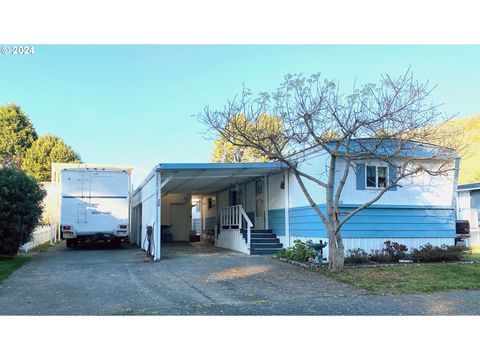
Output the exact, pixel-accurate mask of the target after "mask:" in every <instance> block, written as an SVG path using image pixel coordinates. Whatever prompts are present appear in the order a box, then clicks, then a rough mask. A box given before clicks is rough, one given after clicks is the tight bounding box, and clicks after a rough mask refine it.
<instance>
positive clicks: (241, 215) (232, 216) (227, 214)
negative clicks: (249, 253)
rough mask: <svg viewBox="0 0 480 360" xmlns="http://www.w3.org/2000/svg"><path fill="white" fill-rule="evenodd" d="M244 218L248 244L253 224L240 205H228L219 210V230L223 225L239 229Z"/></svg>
mask: <svg viewBox="0 0 480 360" xmlns="http://www.w3.org/2000/svg"><path fill="white" fill-rule="evenodd" d="M244 219H245V222H246V223H247V226H246V227H247V244H250V233H251V231H250V229H251V228H252V227H253V224H252V221H251V220H250V218H249V217H248V215H247V213H246V212H245V210H244V209H243V206H242V205H234V206H229V207H226V208H224V209H222V210H221V211H220V231H221V229H224V228H225V227H229V228H230V229H232V228H234V229H239V230H241V229H242V226H243V220H244Z"/></svg>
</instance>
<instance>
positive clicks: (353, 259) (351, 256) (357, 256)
mask: <svg viewBox="0 0 480 360" xmlns="http://www.w3.org/2000/svg"><path fill="white" fill-rule="evenodd" d="M345 263H346V264H366V263H368V254H367V252H366V251H365V250H363V249H360V248H358V249H349V250H347V253H346V254H345Z"/></svg>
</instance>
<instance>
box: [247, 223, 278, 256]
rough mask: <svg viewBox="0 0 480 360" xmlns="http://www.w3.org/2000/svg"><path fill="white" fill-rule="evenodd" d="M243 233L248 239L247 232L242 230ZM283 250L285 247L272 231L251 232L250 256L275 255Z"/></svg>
mask: <svg viewBox="0 0 480 360" xmlns="http://www.w3.org/2000/svg"><path fill="white" fill-rule="evenodd" d="M241 232H242V235H243V237H244V238H245V239H247V230H246V229H242V230H241ZM282 248H283V245H282V244H281V243H280V240H279V239H278V238H277V235H275V234H273V233H272V230H269V229H266V230H259V229H251V230H250V255H275V254H276V253H277V252H278V251H279V250H280V249H282Z"/></svg>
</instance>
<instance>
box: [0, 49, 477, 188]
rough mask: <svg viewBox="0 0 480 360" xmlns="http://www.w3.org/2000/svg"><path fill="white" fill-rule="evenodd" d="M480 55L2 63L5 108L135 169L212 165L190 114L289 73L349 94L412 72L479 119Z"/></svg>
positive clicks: (98, 55) (426, 52)
mask: <svg viewBox="0 0 480 360" xmlns="http://www.w3.org/2000/svg"><path fill="white" fill-rule="evenodd" d="M478 64H480V46H419V45H417V46H399V45H398V46H373V45H372V46H363V45H352V46H347V45H341V46H332V45H312V46H302V45H290V46H288V45H285V46H280V45H277V46H260V45H255V46H241V45H232V46H213V45H209V46H201V45H194V46H183V45H182V46H180V45H179V46H162V45H158V46H140V45H132V46H101V45H96V46H87V45H76V46H60V45H49V46H39V45H37V46H35V54H34V55H22V56H20V55H0V104H5V103H9V102H15V103H17V104H18V105H20V106H21V107H22V108H23V110H24V111H25V112H26V113H27V114H28V115H29V116H30V120H31V121H32V123H33V124H34V126H35V128H36V129H37V132H38V133H40V134H44V133H53V134H56V135H58V136H60V137H62V138H63V139H64V140H65V141H66V142H67V143H68V144H69V145H70V146H72V147H73V148H74V149H75V150H76V151H77V152H79V153H80V155H81V157H82V160H83V161H84V162H96V163H113V164H125V165H132V166H134V167H135V170H136V171H135V173H134V183H136V184H138V183H139V181H141V180H142V179H143V178H144V177H145V176H146V174H147V173H148V171H149V170H150V169H151V168H152V167H153V166H154V165H155V164H157V163H159V162H208V161H209V158H210V154H211V150H212V142H211V141H210V140H206V139H204V138H203V136H202V132H203V131H204V127H203V126H202V125H201V124H199V123H198V122H197V121H196V120H195V119H194V118H193V117H192V115H194V114H197V113H198V112H200V111H201V110H202V109H203V107H204V106H206V105H210V106H212V107H219V106H222V105H223V104H224V103H225V101H226V100H227V99H228V98H231V97H233V96H234V95H235V94H236V93H237V92H238V91H240V90H241V87H242V83H245V85H246V86H247V87H249V88H251V89H252V90H253V91H254V92H258V91H263V90H266V91H270V90H274V89H275V88H276V87H277V86H278V85H279V83H280V82H281V81H282V79H283V76H284V75H285V74H287V73H295V72H303V73H306V74H309V73H314V72H321V73H322V75H323V76H325V77H327V78H329V79H335V80H337V81H339V83H340V86H341V87H345V89H350V88H351V86H352V84H353V81H354V80H355V79H356V81H357V84H361V83H365V82H374V81H376V80H378V79H379V76H380V74H382V73H389V74H400V73H402V72H404V71H405V70H406V69H407V68H408V67H409V66H411V69H412V71H413V73H414V75H415V76H416V77H417V78H418V79H419V80H422V81H425V80H430V82H431V83H432V84H437V88H436V90H435V92H434V94H433V100H434V101H435V102H441V103H444V106H443V108H442V110H443V111H445V112H447V113H450V114H452V113H458V114H459V116H469V115H473V114H476V113H479V112H480V70H479V68H478V66H479V65H478Z"/></svg>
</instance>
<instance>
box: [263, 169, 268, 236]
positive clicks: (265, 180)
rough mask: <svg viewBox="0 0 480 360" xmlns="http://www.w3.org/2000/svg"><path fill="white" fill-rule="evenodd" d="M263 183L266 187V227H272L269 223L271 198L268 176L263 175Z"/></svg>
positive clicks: (264, 209) (264, 208)
mask: <svg viewBox="0 0 480 360" xmlns="http://www.w3.org/2000/svg"><path fill="white" fill-rule="evenodd" d="M263 184H264V186H263V187H264V189H265V205H264V207H263V211H265V229H270V227H269V224H268V210H269V202H270V198H269V196H268V176H264V177H263Z"/></svg>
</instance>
